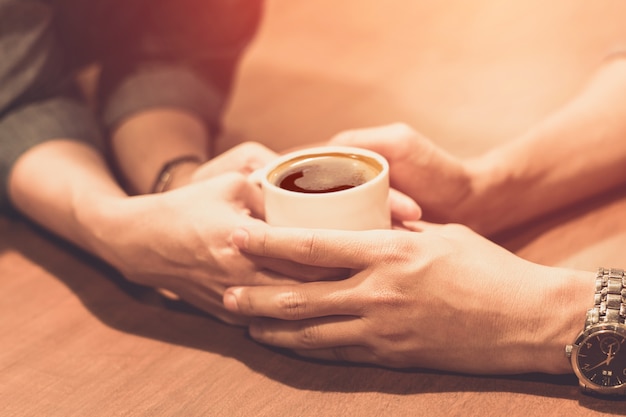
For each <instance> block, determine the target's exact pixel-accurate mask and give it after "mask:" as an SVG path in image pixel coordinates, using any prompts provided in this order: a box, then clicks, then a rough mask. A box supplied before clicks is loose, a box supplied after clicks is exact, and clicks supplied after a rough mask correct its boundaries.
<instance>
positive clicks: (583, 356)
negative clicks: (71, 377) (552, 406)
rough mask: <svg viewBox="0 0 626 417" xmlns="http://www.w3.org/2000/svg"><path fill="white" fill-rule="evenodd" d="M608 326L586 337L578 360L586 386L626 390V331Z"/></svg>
mask: <svg viewBox="0 0 626 417" xmlns="http://www.w3.org/2000/svg"><path fill="white" fill-rule="evenodd" d="M606 327H607V326H604V327H601V330H598V329H597V328H596V329H595V331H591V332H590V333H587V334H585V335H583V338H582V340H581V341H580V343H577V345H578V349H577V350H576V352H575V357H574V359H575V361H576V363H577V366H576V367H575V369H577V373H578V374H579V375H578V376H579V377H581V378H582V379H583V381H585V380H586V382H587V383H586V384H585V385H586V386H587V387H588V388H591V389H600V390H605V391H607V390H611V389H620V388H623V387H626V385H625V384H626V331H625V330H624V329H620V328H606ZM608 327H611V326H608ZM591 330H593V329H591Z"/></svg>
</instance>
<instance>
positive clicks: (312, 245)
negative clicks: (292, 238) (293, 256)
mask: <svg viewBox="0 0 626 417" xmlns="http://www.w3.org/2000/svg"><path fill="white" fill-rule="evenodd" d="M295 250H296V253H297V256H298V261H300V262H302V263H304V264H307V265H316V264H317V262H318V261H319V259H321V258H323V257H324V256H325V248H324V245H323V244H322V243H321V242H320V240H319V239H318V238H317V235H316V234H315V233H313V232H310V233H306V234H305V235H303V236H302V238H301V239H299V240H298V243H297V244H296V246H295Z"/></svg>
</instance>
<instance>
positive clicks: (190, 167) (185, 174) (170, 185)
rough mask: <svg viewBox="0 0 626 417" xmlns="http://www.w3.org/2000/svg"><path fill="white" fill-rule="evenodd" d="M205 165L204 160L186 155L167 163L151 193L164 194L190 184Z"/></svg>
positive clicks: (158, 175)
mask: <svg viewBox="0 0 626 417" xmlns="http://www.w3.org/2000/svg"><path fill="white" fill-rule="evenodd" d="M203 163H204V160H203V158H202V157H200V156H197V155H184V156H180V157H178V158H174V159H172V160H170V161H168V162H166V163H165V164H164V165H163V167H162V168H161V169H160V170H159V173H158V174H157V177H156V180H155V181H154V184H153V186H152V188H151V192H152V193H162V192H165V191H168V190H172V189H175V188H179V187H181V186H183V185H186V184H189V183H190V182H191V178H192V176H193V173H194V172H195V171H196V169H197V168H198V167H199V166H200V165H202V164H203Z"/></svg>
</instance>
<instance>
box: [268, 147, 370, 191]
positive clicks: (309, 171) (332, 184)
mask: <svg viewBox="0 0 626 417" xmlns="http://www.w3.org/2000/svg"><path fill="white" fill-rule="evenodd" d="M278 170H279V172H278V173H277V174H276V177H277V180H276V181H275V182H274V183H275V184H277V185H278V186H279V187H280V188H283V189H285V190H289V191H294V192H300V193H332V192H336V191H342V190H347V189H350V188H353V187H356V186H359V185H361V184H364V183H366V182H367V181H370V180H372V179H373V178H375V177H376V175H378V173H379V172H380V171H381V167H380V166H379V165H378V163H377V162H376V161H374V160H371V159H370V158H366V157H362V156H359V155H344V154H336V155H335V154H333V155H314V156H311V157H307V158H301V159H296V160H293V161H289V162H288V163H286V164H283V165H282V166H281V167H279V168H278Z"/></svg>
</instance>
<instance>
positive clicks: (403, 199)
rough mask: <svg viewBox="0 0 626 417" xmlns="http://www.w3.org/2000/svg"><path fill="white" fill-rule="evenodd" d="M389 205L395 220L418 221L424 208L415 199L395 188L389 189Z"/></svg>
mask: <svg viewBox="0 0 626 417" xmlns="http://www.w3.org/2000/svg"><path fill="white" fill-rule="evenodd" d="M389 205H390V207H391V216H392V217H393V219H394V220H395V221H400V222H403V221H416V220H419V219H420V218H421V217H422V209H421V207H420V206H419V205H418V204H417V203H416V202H415V200H413V199H412V198H411V197H409V196H408V195H406V194H404V193H401V192H400V191H398V190H396V189H394V188H392V189H390V190H389Z"/></svg>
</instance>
